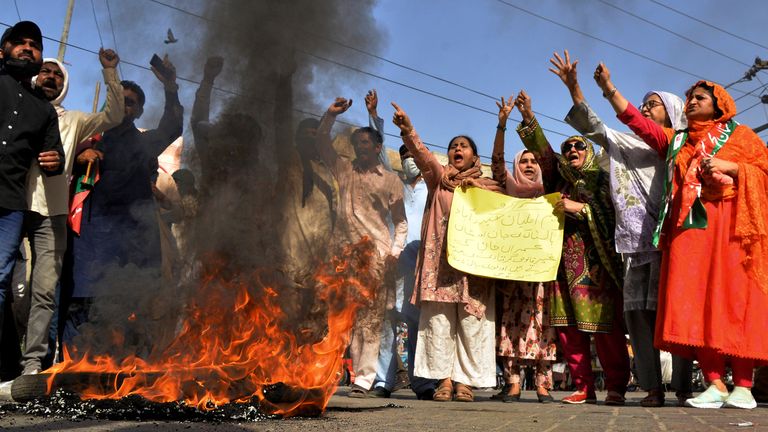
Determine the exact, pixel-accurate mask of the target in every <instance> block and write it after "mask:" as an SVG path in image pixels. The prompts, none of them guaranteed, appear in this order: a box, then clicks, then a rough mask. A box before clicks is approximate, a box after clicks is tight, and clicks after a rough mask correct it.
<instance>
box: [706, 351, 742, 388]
mask: <svg viewBox="0 0 768 432" xmlns="http://www.w3.org/2000/svg"><path fill="white" fill-rule="evenodd" d="M696 357H697V359H698V360H699V366H700V367H701V372H703V373H704V378H705V379H706V380H707V382H710V383H711V382H712V381H713V380H716V379H722V377H723V375H725V362H726V360H729V361H730V363H731V371H732V372H733V384H734V385H737V386H739V387H747V388H751V387H752V372H753V371H754V369H755V361H754V360H753V359H745V358H738V357H728V356H725V355H723V354H720V353H718V352H717V351H715V350H713V349H709V348H697V349H696Z"/></svg>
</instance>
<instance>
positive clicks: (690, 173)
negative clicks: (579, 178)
mask: <svg viewBox="0 0 768 432" xmlns="http://www.w3.org/2000/svg"><path fill="white" fill-rule="evenodd" d="M594 78H595V81H596V82H597V84H598V86H599V87H600V89H601V90H603V92H604V94H605V95H606V97H607V98H608V101H609V102H610V103H611V106H612V107H613V109H614V111H615V112H616V113H617V114H618V118H619V120H621V121H622V122H623V123H624V124H626V125H628V126H629V127H630V129H632V130H633V131H634V132H635V133H636V134H638V135H639V136H640V137H642V138H643V140H644V141H645V142H646V143H647V144H648V145H649V146H650V147H651V148H653V149H654V150H656V152H657V153H658V156H659V157H660V158H663V159H664V160H665V161H666V163H665V166H666V167H667V169H666V170H665V173H664V180H665V182H664V193H663V201H662V208H661V212H660V216H659V222H658V225H657V226H656V230H655V231H654V243H655V244H658V245H660V246H661V248H662V250H663V251H664V256H663V258H662V264H661V277H660V283H659V305H658V315H657V320H656V334H655V346H656V347H657V348H659V349H663V350H665V351H669V352H671V353H672V354H677V355H681V356H684V357H687V358H694V357H695V358H696V359H697V360H698V362H699V365H700V366H701V370H702V372H703V373H704V378H705V379H706V380H707V382H709V383H710V385H709V387H708V388H707V390H706V391H705V392H704V393H702V394H700V395H698V396H696V397H695V398H690V399H688V400H686V402H685V404H686V405H687V406H691V407H696V408H720V407H730V408H742V409H753V408H755V407H756V406H757V403H756V402H755V399H754V397H753V396H752V393H751V391H750V389H751V387H752V379H753V378H752V374H753V371H754V368H755V366H756V365H758V364H760V363H762V362H765V361H766V360H768V338H766V337H765V329H766V328H768V314H766V311H768V237H767V236H768V228H767V227H766V221H768V212H766V206H765V197H766V195H768V153H766V149H765V144H764V143H763V142H762V140H761V139H760V137H758V136H757V134H755V133H754V132H753V131H752V129H750V128H749V127H747V126H743V125H740V124H738V123H737V122H736V121H735V120H733V117H734V116H735V115H736V102H735V101H734V100H733V98H732V97H731V95H730V94H728V92H727V91H726V90H725V89H724V88H723V87H722V86H720V85H719V84H715V83H713V82H711V81H703V80H702V81H698V82H696V83H695V84H694V85H693V86H692V87H691V88H690V89H688V91H687V92H686V101H685V116H686V118H687V120H688V127H687V128H686V129H684V130H677V131H676V130H674V129H672V128H666V127H663V126H661V125H659V124H657V123H655V122H653V121H652V120H650V119H648V118H646V117H644V116H643V115H642V114H641V113H640V112H639V111H638V110H637V108H635V107H634V106H633V105H632V104H630V103H629V102H628V101H627V100H626V98H624V96H622V95H621V93H620V92H619V91H618V89H617V87H616V86H615V85H614V84H613V82H611V76H610V71H609V70H608V68H607V67H606V66H605V65H604V64H602V63H601V64H600V65H599V66H598V67H597V69H596V70H595V73H594ZM726 364H730V366H731V370H732V371H733V383H734V385H735V386H734V388H733V391H732V392H730V393H729V392H728V388H727V387H726V385H725V382H724V378H725V367H726Z"/></svg>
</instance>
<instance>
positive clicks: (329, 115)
mask: <svg viewBox="0 0 768 432" xmlns="http://www.w3.org/2000/svg"><path fill="white" fill-rule="evenodd" d="M351 106H352V99H349V100H347V99H344V98H342V97H337V98H336V100H334V101H333V103H332V104H331V106H329V107H328V110H327V111H326V112H325V115H323V118H322V120H320V126H319V127H318V128H317V139H316V140H315V145H316V146H317V152H318V154H320V158H321V159H322V160H323V162H324V163H325V165H326V166H328V167H330V168H331V169H333V167H335V166H336V162H337V161H338V159H339V154H338V153H336V150H335V149H334V148H333V143H332V142H331V129H333V124H334V123H336V117H337V116H339V115H340V114H343V113H344V112H346V111H347V110H348V109H349V107H351Z"/></svg>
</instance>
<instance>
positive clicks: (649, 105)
mask: <svg viewBox="0 0 768 432" xmlns="http://www.w3.org/2000/svg"><path fill="white" fill-rule="evenodd" d="M661 105H664V104H663V103H661V102H659V101H655V100H649V101H645V102H643V104H642V105H640V111H642V110H643V108H647V109H648V110H649V111H650V110H652V109H654V108H656V107H657V106H661Z"/></svg>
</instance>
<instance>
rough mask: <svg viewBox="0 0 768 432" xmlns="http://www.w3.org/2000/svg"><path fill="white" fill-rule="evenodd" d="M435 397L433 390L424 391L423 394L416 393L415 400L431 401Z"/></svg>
mask: <svg viewBox="0 0 768 432" xmlns="http://www.w3.org/2000/svg"><path fill="white" fill-rule="evenodd" d="M434 396H435V389H429V390H424V391H423V392H419V393H416V399H418V400H432V399H434Z"/></svg>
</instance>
